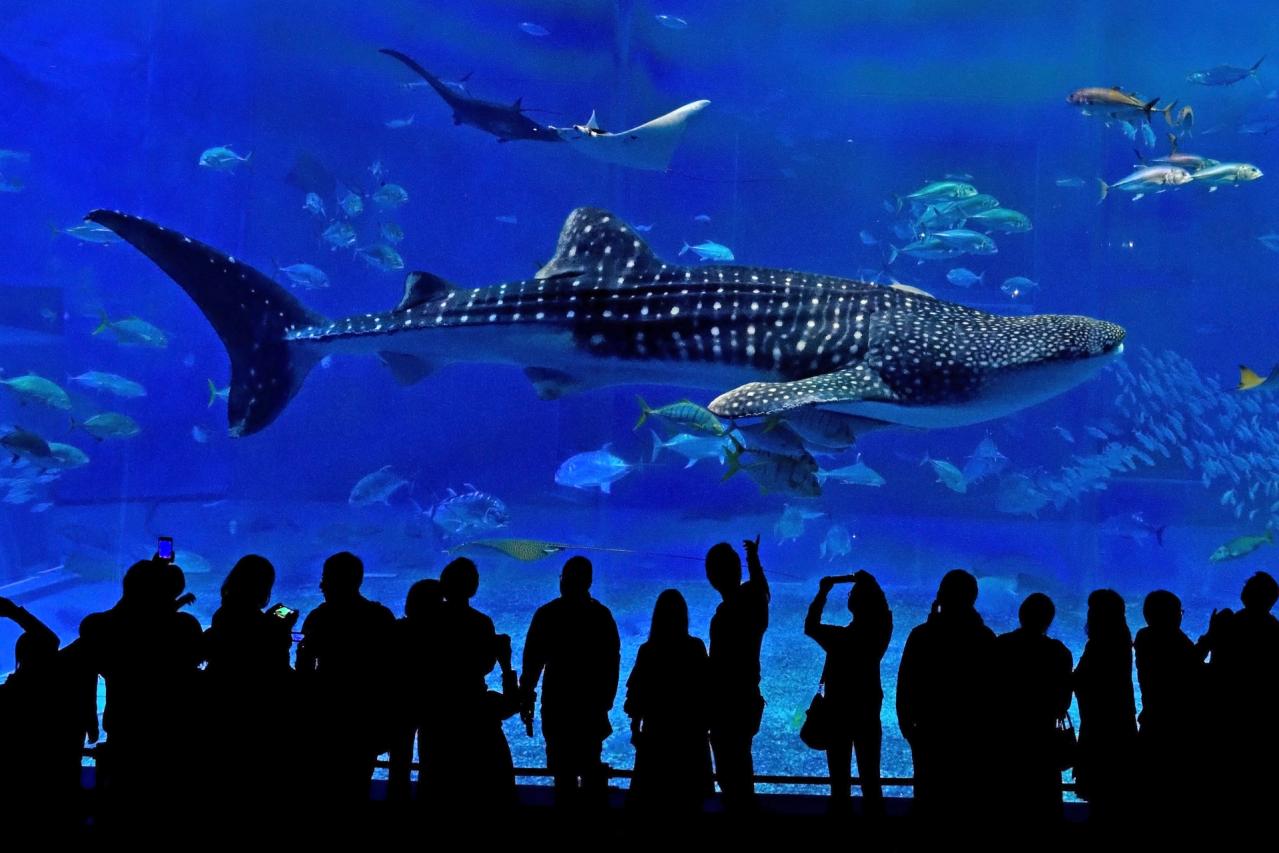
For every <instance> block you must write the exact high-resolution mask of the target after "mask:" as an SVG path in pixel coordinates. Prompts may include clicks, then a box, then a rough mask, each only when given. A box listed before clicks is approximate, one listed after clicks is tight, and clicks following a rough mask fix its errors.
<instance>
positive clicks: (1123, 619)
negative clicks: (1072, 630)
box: [1084, 589, 1132, 645]
mask: <svg viewBox="0 0 1279 853" xmlns="http://www.w3.org/2000/svg"><path fill="white" fill-rule="evenodd" d="M1084 633H1086V634H1087V635H1088V638H1089V639H1090V640H1102V641H1103V642H1105V641H1108V640H1113V641H1115V642H1126V643H1128V645H1132V632H1131V631H1129V630H1128V618H1127V616H1126V615H1125V613H1124V599H1123V596H1121V595H1120V594H1119V593H1117V592H1115V591H1114V590H1113V589H1094V590H1093V591H1092V592H1091V593H1089V594H1088V618H1087V621H1086V622H1085V623H1084Z"/></svg>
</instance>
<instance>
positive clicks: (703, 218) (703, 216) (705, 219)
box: [693, 213, 711, 225]
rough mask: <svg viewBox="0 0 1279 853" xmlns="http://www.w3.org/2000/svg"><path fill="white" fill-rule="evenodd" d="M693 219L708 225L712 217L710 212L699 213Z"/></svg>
mask: <svg viewBox="0 0 1279 853" xmlns="http://www.w3.org/2000/svg"><path fill="white" fill-rule="evenodd" d="M693 221H694V222H701V223H702V224H704V225H706V224H710V221H711V217H710V214H709V213H699V214H697V215H696V216H694V217H693Z"/></svg>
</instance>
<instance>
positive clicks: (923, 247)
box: [892, 236, 964, 261]
mask: <svg viewBox="0 0 1279 853" xmlns="http://www.w3.org/2000/svg"><path fill="white" fill-rule="evenodd" d="M892 248H893V249H894V251H897V252H900V254H903V255H909V256H910V257H912V258H917V259H919V260H921V261H940V260H945V259H947V258H955V257H959V256H960V255H962V254H964V250H963V248H961V247H960V246H955V245H953V244H950V243H946V242H944V241H942V240H939V239H937V238H936V237H933V236H928V237H925V238H923V239H922V240H916V241H915V242H913V243H908V244H906V245H905V246H902V247H901V249H897V248H896V247H892Z"/></svg>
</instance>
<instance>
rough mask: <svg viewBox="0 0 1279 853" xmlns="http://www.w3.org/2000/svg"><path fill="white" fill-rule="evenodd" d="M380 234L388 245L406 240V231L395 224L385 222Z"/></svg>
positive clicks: (379, 230)
mask: <svg viewBox="0 0 1279 853" xmlns="http://www.w3.org/2000/svg"><path fill="white" fill-rule="evenodd" d="M378 232H379V233H380V234H381V235H382V239H383V240H385V241H386V242H388V243H399V242H400V241H402V240H403V239H404V229H403V228H401V227H400V226H398V225H396V224H395V223H394V222H383V223H382V227H381V228H379V229H378Z"/></svg>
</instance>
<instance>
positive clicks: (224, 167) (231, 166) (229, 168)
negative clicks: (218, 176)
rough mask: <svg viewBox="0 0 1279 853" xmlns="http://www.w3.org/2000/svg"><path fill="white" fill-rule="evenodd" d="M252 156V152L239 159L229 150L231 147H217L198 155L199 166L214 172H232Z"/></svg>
mask: <svg viewBox="0 0 1279 853" xmlns="http://www.w3.org/2000/svg"><path fill="white" fill-rule="evenodd" d="M252 156H253V152H252V151H250V152H249V153H248V154H245V155H244V156H243V157H241V156H240V155H239V154H236V153H235V152H234V151H232V150H231V146H229V145H219V146H217V147H215V148H207V149H205V150H204V152H203V153H201V154H200V165H201V166H203V167H204V168H206V169H212V170H213V171H215V172H234V171H235V170H236V169H237V168H238V167H239V165H240V164H241V163H247V162H249V158H250V157H252Z"/></svg>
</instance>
